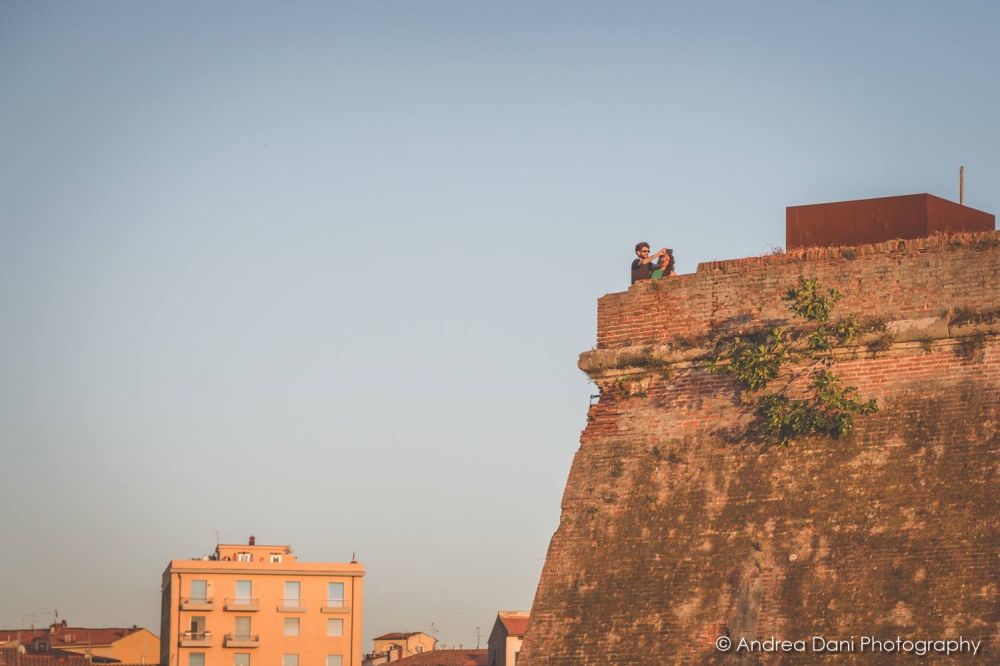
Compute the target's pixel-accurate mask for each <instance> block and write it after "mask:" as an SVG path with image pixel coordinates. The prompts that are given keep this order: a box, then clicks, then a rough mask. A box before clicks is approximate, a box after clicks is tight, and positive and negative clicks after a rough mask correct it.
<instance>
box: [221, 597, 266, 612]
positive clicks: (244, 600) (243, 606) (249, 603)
mask: <svg viewBox="0 0 1000 666" xmlns="http://www.w3.org/2000/svg"><path fill="white" fill-rule="evenodd" d="M226 610H227V611H242V612H244V613H245V612H253V611H259V610H260V599H257V598H250V597H237V598H235V599H232V598H229V597H227V598H226Z"/></svg>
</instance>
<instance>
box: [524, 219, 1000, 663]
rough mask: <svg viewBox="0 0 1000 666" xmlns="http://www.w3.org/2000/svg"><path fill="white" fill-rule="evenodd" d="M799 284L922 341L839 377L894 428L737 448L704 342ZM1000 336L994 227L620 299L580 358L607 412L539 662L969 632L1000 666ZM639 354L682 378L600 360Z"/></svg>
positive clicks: (715, 275) (729, 268)
mask: <svg viewBox="0 0 1000 666" xmlns="http://www.w3.org/2000/svg"><path fill="white" fill-rule="evenodd" d="M800 276H804V277H817V278H819V280H820V281H821V283H822V284H824V285H825V286H831V287H835V288H837V289H838V290H840V291H841V292H842V293H843V295H844V298H843V300H842V301H841V302H840V304H839V305H838V306H837V309H836V311H835V314H839V315H846V314H848V313H854V314H857V315H859V316H861V317H871V318H878V319H880V320H882V321H883V322H884V323H886V324H887V326H888V329H887V330H889V331H905V330H909V331H911V335H909V337H908V338H907V337H905V336H897V337H895V338H893V339H890V340H887V341H885V343H884V344H882V345H879V346H866V345H859V346H857V347H855V348H852V349H843V350H838V359H839V360H838V362H837V365H836V369H835V372H836V373H837V374H838V375H840V376H841V377H842V378H843V379H844V381H845V383H847V384H849V385H854V386H857V387H858V389H859V393H860V396H861V397H862V398H866V399H867V398H870V397H874V398H877V399H878V403H879V406H880V409H881V411H880V412H879V413H878V414H875V415H872V416H866V417H859V418H858V419H857V421H856V427H855V430H854V431H853V432H852V433H851V434H850V435H848V436H846V437H843V438H840V439H831V438H825V437H824V438H808V439H804V440H800V441H797V442H794V443H792V444H791V445H790V446H788V447H770V448H762V447H761V446H760V445H759V444H758V443H756V442H752V441H746V440H741V439H740V437H739V433H740V432H741V430H740V426H741V424H743V423H744V422H745V419H746V410H745V408H744V407H741V406H740V405H738V404H737V400H738V396H737V395H736V392H735V390H734V386H733V384H732V382H731V381H730V380H729V379H728V378H726V377H724V376H722V375H713V374H711V373H710V372H709V371H708V370H707V369H706V367H705V366H704V364H703V363H701V362H699V361H698V360H697V353H696V352H691V351H690V348H691V347H692V346H697V344H698V343H699V342H700V344H702V345H704V344H706V343H710V342H711V340H712V339H713V337H714V336H718V335H721V334H724V333H732V332H735V331H737V330H740V329H749V328H754V327H758V326H760V325H762V324H763V323H766V322H775V321H781V320H787V319H788V318H789V314H788V311H787V309H786V307H785V305H784V304H783V303H782V301H781V296H782V295H783V294H784V292H785V291H786V290H787V288H788V287H789V286H791V285H794V284H796V283H797V281H798V279H799V277H800ZM956 313H960V315H961V316H956ZM998 330H1000V233H996V232H987V233H982V234H974V235H973V234H969V235H959V236H951V237H935V238H926V239H918V240H911V241H905V242H904V241H896V242H891V243H881V244H878V245H869V246H860V247H856V248H829V249H823V250H806V251H800V252H797V253H794V254H786V255H776V256H768V257H758V258H751V259H741V260H735V261H721V262H713V263H709V264H702V265H701V266H699V267H698V271H697V272H696V273H695V274H693V275H686V276H680V277H678V278H676V279H672V280H667V281H663V282H660V283H650V282H644V283H637V284H636V285H633V286H632V288H631V289H629V291H627V292H623V293H617V294H609V295H607V296H604V297H603V298H601V299H600V301H599V305H598V346H597V348H596V350H594V351H591V352H587V353H585V354H583V355H582V357H581V367H584V368H586V369H588V371H589V372H590V374H591V376H592V378H593V379H594V380H595V381H596V382H597V384H598V386H599V387H600V388H601V399H600V402H599V403H597V404H595V405H593V406H591V408H590V412H589V414H588V419H587V426H586V429H585V430H584V432H583V435H582V437H581V443H580V448H579V450H578V451H577V453H576V455H575V458H574V460H573V464H572V469H571V471H570V475H569V479H568V481H567V484H566V489H565V492H564V495H563V501H562V516H561V519H560V523H559V526H558V529H557V531H556V533H555V535H554V536H553V538H552V542H551V544H550V546H549V552H548V556H547V558H546V562H545V566H544V569H543V572H542V576H541V579H540V581H539V585H538V590H537V593H536V596H535V601H534V605H533V607H532V615H531V623H530V625H529V628H528V634H527V636H526V639H525V643H524V648H523V651H522V652H521V656H520V660H519V662H518V663H519V665H523V664H527V665H528V666H539V665H543V664H544V665H549V664H573V665H595V666H596V665H601V666H606V665H608V664H651V665H652V664H674V663H813V662H814V661H815V660H816V656H815V655H812V654H806V655H804V656H796V655H765V656H763V657H761V656H758V655H754V656H753V657H750V658H747V657H738V656H734V655H722V654H720V653H717V652H716V651H715V647H714V642H715V639H716V638H717V637H718V636H720V635H722V634H728V635H730V636H731V637H732V638H733V639H734V640H738V639H739V638H740V637H747V638H768V637H770V636H776V637H778V638H786V639H799V638H808V637H811V636H814V635H819V636H824V637H826V638H829V639H849V638H850V637H852V636H854V637H860V636H863V635H874V636H876V637H879V638H882V639H895V637H896V636H902V637H908V638H912V639H916V638H921V639H939V638H948V637H957V636H959V635H962V636H964V637H966V638H971V639H973V640H982V641H983V646H982V648H981V654H980V656H979V657H977V658H971V657H969V656H966V657H960V658H958V659H957V660H958V661H966V660H968V661H971V662H974V663H1000V610H998V608H1000V528H998V523H1000V521H998V518H1000V493H998V489H997V478H998V471H1000V428H998V426H1000V335H998V333H997V332H998ZM912 331H918V332H920V331H923V333H920V334H919V335H913V334H912ZM630 350H642V351H643V352H644V353H647V354H648V353H649V351H650V350H656V351H657V353H660V352H662V354H663V358H665V359H667V361H666V362H664V363H662V364H659V365H657V366H656V367H655V368H653V367H646V368H642V367H631V368H629V367H625V368H623V367H620V366H621V365H622V364H619V366H614V365H613V364H611V365H601V364H600V363H598V362H596V361H595V360H594V359H595V358H596V356H595V355H600V354H602V353H603V354H611V353H620V354H624V353H627V352H629V351H630ZM685 350H687V351H685ZM671 354H673V356H671ZM685 354H686V355H685ZM619 358H620V357H619ZM671 359H673V360H671ZM624 365H626V366H627V365H628V364H627V363H626V364H624ZM982 651H985V656H984V655H982ZM913 659H914V657H912V656H911V655H902V656H896V655H874V656H873V655H871V654H865V655H860V654H853V655H852V654H845V655H841V656H840V657H837V658H835V659H834V660H835V661H839V662H841V663H896V662H897V661H898V663H909V662H910V661H912V660H913ZM926 660H927V661H928V662H929V663H935V662H936V659H935V658H927V659H926ZM952 660H955V658H954V657H952V658H951V660H949V661H952Z"/></svg>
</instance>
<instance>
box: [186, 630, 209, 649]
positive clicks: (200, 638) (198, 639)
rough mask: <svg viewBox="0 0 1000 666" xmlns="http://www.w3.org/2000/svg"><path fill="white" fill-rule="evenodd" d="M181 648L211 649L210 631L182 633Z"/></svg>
mask: <svg viewBox="0 0 1000 666" xmlns="http://www.w3.org/2000/svg"><path fill="white" fill-rule="evenodd" d="M181 647H212V632H211V631H185V632H182V633H181Z"/></svg>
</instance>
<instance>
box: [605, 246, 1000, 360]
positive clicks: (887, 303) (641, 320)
mask: <svg viewBox="0 0 1000 666" xmlns="http://www.w3.org/2000/svg"><path fill="white" fill-rule="evenodd" d="M998 267H1000V232H996V231H991V232H983V233H977V234H954V235H949V236H933V237H929V238H919V239H914V240H898V241H889V242H885V243H876V244H872V245H860V246H855V247H831V248H807V249H800V250H793V251H791V252H788V253H786V254H780V255H769V256H762V257H749V258H745V259H730V260H725V261H713V262H707V263H702V264H699V266H698V270H697V271H696V272H695V273H692V274H688V275H681V276H678V277H676V278H672V279H668V280H661V281H656V282H651V281H641V282H637V283H635V284H634V285H632V287H631V288H630V289H629V290H628V291H624V292H618V293H611V294H607V295H605V296H603V297H601V298H600V299H599V300H598V313H597V349H620V348H627V347H634V346H642V345H650V344H666V343H671V344H674V345H675V346H677V345H678V343H683V341H684V340H685V339H687V340H691V339H696V338H704V337H716V336H721V335H727V334H733V333H737V332H740V331H745V330H748V329H751V328H754V327H760V326H766V325H769V324H775V323H784V322H787V321H788V320H789V314H788V312H787V310H786V309H785V306H784V303H783V302H782V300H781V296H782V295H784V293H785V291H787V289H788V288H789V287H790V286H792V285H794V284H797V282H798V281H799V279H800V278H803V277H815V278H818V279H819V281H820V282H821V283H822V284H823V285H824V286H827V287H832V288H835V289H837V290H838V291H840V292H842V293H843V294H844V299H843V300H842V301H841V302H840V304H839V305H838V311H840V312H853V313H856V314H858V315H859V316H863V317H871V318H878V319H883V320H887V321H913V320H920V319H928V318H933V317H941V316H944V315H945V314H946V312H947V311H948V310H949V309H951V310H955V309H971V310H981V309H983V308H984V307H987V306H988V307H996V306H998V305H1000V296H998V294H1000V268H998Z"/></svg>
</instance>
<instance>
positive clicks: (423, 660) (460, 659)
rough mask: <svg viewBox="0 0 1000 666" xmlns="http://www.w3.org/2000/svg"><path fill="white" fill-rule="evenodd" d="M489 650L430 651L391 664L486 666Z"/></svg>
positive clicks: (402, 665)
mask: <svg viewBox="0 0 1000 666" xmlns="http://www.w3.org/2000/svg"><path fill="white" fill-rule="evenodd" d="M489 659H490V655H489V650H431V651H430V652H424V653H423V654H415V655H413V656H411V657H404V658H403V659H400V660H399V661H394V662H392V663H394V664H399V665H400V666H487V664H488V662H489Z"/></svg>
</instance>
